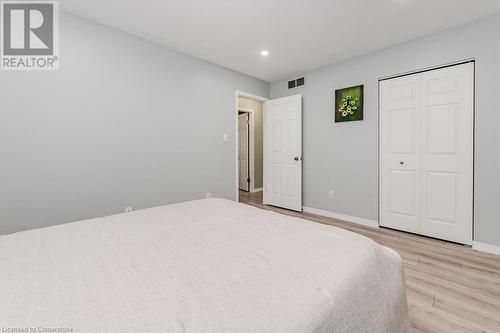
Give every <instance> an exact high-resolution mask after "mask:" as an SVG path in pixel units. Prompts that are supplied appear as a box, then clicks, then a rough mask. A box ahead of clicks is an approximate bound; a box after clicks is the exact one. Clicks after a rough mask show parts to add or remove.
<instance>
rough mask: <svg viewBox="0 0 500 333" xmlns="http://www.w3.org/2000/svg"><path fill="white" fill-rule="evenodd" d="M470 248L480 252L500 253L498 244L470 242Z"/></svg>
mask: <svg viewBox="0 0 500 333" xmlns="http://www.w3.org/2000/svg"><path fill="white" fill-rule="evenodd" d="M472 249H473V250H476V251H481V252H488V253H493V254H497V255H500V246H498V245H491V244H486V243H481V242H472Z"/></svg>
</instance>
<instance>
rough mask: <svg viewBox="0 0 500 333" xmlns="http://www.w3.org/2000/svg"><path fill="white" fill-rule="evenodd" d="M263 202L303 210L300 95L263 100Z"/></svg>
mask: <svg viewBox="0 0 500 333" xmlns="http://www.w3.org/2000/svg"><path fill="white" fill-rule="evenodd" d="M264 204H269V205H273V206H278V207H283V208H287V209H291V210H296V211H302V95H293V96H289V97H284V98H278V99H274V100H269V101H266V102H265V103H264Z"/></svg>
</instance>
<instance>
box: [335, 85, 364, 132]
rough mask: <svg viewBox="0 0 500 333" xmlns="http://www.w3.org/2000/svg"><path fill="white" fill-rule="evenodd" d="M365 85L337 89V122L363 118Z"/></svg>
mask: <svg viewBox="0 0 500 333" xmlns="http://www.w3.org/2000/svg"><path fill="white" fill-rule="evenodd" d="M363 88H364V86H363V85H360V86H355V87H349V88H344V89H339V90H335V122H336V123H341V122H344V121H355V120H363Z"/></svg>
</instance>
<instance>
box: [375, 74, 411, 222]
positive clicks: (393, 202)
mask: <svg viewBox="0 0 500 333" xmlns="http://www.w3.org/2000/svg"><path fill="white" fill-rule="evenodd" d="M420 87H421V84H420V75H419V74H416V75H412V76H406V77H402V78H398V79H392V80H387V81H382V82H380V96H379V97H380V152H379V153H380V182H379V183H380V225H381V226H384V227H388V228H394V229H399V230H405V231H409V232H418V231H419V223H420V222H419V220H420V217H419V214H420V209H419V207H420V205H419V200H420V195H419V192H418V191H419V187H420V185H419V184H420V172H419V151H420V149H419V129H418V126H419V125H418V124H419V112H418V110H419V108H420Z"/></svg>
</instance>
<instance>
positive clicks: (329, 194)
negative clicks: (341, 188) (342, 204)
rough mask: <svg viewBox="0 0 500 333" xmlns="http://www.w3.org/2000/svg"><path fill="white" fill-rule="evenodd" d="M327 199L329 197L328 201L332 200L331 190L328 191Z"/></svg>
mask: <svg viewBox="0 0 500 333" xmlns="http://www.w3.org/2000/svg"><path fill="white" fill-rule="evenodd" d="M328 197H329V198H330V199H333V191H332V190H330V191H329V192H328Z"/></svg>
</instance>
